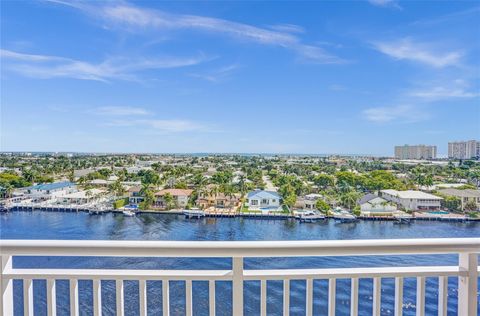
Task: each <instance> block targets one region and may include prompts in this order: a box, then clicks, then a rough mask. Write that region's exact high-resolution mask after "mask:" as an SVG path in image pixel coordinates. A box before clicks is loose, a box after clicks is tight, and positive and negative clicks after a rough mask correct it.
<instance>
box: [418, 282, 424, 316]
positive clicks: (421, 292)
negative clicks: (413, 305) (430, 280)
mask: <svg viewBox="0 0 480 316" xmlns="http://www.w3.org/2000/svg"><path fill="white" fill-rule="evenodd" d="M416 315H417V316H424V315H425V277H417V314H416Z"/></svg>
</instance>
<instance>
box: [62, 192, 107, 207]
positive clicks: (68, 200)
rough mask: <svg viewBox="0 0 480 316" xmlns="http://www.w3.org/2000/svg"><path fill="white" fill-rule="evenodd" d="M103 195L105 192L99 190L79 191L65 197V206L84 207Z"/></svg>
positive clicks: (63, 198)
mask: <svg viewBox="0 0 480 316" xmlns="http://www.w3.org/2000/svg"><path fill="white" fill-rule="evenodd" d="M103 193H105V191H104V190H99V189H90V190H85V191H77V192H72V193H69V194H67V195H65V196H63V197H62V200H63V203H65V204H75V205H83V204H87V203H91V202H93V201H95V200H97V199H98V198H99V196H100V195H101V194H103Z"/></svg>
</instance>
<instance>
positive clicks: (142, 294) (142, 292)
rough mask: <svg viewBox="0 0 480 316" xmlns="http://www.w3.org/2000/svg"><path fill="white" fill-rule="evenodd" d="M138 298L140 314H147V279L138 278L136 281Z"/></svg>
mask: <svg viewBox="0 0 480 316" xmlns="http://www.w3.org/2000/svg"><path fill="white" fill-rule="evenodd" d="M138 291H139V293H138V294H139V295H138V298H139V300H140V302H139V303H140V304H139V305H140V316H147V281H146V280H140V281H139V282H138Z"/></svg>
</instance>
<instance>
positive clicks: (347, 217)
mask: <svg viewBox="0 0 480 316" xmlns="http://www.w3.org/2000/svg"><path fill="white" fill-rule="evenodd" d="M333 219H335V220H336V221H340V222H342V223H350V222H355V221H357V217H356V216H355V215H353V214H352V213H350V212H347V211H344V210H342V211H339V212H335V213H333Z"/></svg>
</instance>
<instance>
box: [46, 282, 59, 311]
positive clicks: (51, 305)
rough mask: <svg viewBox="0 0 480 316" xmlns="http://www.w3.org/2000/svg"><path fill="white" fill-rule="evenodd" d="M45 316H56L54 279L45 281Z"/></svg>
mask: <svg viewBox="0 0 480 316" xmlns="http://www.w3.org/2000/svg"><path fill="white" fill-rule="evenodd" d="M47 315H48V316H56V315H57V295H56V289H55V279H48V280H47Z"/></svg>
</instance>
